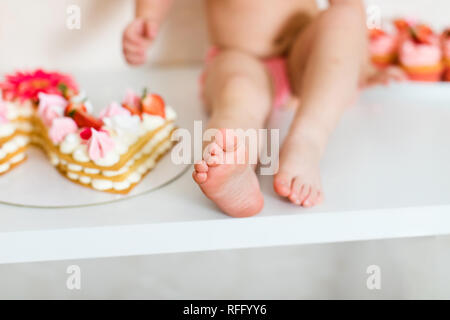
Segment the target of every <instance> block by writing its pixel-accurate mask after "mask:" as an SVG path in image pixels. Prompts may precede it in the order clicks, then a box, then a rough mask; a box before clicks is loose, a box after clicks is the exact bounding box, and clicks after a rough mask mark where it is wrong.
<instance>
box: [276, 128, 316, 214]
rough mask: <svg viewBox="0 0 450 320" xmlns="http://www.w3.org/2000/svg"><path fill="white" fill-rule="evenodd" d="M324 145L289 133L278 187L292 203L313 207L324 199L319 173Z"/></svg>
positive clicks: (284, 147)
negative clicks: (320, 146)
mask: <svg viewBox="0 0 450 320" xmlns="http://www.w3.org/2000/svg"><path fill="white" fill-rule="evenodd" d="M319 161H320V148H318V147H317V146H316V145H315V144H314V143H310V142H308V141H307V140H306V139H305V141H302V140H300V141H299V140H298V139H296V138H295V137H293V136H292V135H290V136H288V137H287V139H286V142H285V143H284V144H283V148H282V150H281V154H280V170H279V172H278V173H277V174H276V175H275V178H274V189H275V191H276V193H278V194H279V195H280V196H282V197H285V198H288V199H289V200H290V201H291V202H292V203H294V204H296V205H299V206H303V207H307V208H309V207H313V206H315V205H318V204H320V203H321V202H322V201H323V191H322V184H321V180H320V172H319Z"/></svg>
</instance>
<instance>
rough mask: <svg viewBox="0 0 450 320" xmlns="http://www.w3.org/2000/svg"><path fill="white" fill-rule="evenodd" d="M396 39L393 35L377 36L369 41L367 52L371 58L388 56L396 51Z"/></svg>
mask: <svg viewBox="0 0 450 320" xmlns="http://www.w3.org/2000/svg"><path fill="white" fill-rule="evenodd" d="M397 43H398V41H397V37H396V36H394V35H389V34H385V35H379V36H377V37H376V38H374V39H371V40H370V44H369V50H370V54H371V55H372V56H384V55H390V54H393V53H395V52H396V50H397Z"/></svg>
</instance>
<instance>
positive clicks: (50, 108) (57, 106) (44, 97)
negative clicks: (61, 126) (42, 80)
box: [38, 92, 67, 127]
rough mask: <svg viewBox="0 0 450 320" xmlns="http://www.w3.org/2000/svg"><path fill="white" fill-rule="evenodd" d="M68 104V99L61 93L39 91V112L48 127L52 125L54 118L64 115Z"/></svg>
mask: <svg viewBox="0 0 450 320" xmlns="http://www.w3.org/2000/svg"><path fill="white" fill-rule="evenodd" d="M66 106H67V101H66V99H64V98H63V97H61V96H59V95H55V94H46V93H42V92H41V93H39V107H38V114H39V116H40V117H41V119H42V121H43V122H44V124H45V125H46V126H48V127H50V126H51V125H52V122H53V120H54V119H56V118H60V117H62V116H63V114H64V108H65V107H66Z"/></svg>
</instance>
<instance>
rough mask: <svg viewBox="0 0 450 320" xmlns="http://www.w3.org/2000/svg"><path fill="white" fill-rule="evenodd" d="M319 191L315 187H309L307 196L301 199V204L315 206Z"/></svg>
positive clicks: (307, 206) (308, 206)
mask: <svg viewBox="0 0 450 320" xmlns="http://www.w3.org/2000/svg"><path fill="white" fill-rule="evenodd" d="M318 199H319V193H318V190H317V188H315V187H311V191H310V193H309V196H308V197H307V198H306V199H305V200H304V201H303V206H304V207H306V208H310V207H313V206H315V205H316V204H317V203H318Z"/></svg>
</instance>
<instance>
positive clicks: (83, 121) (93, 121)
mask: <svg viewBox="0 0 450 320" xmlns="http://www.w3.org/2000/svg"><path fill="white" fill-rule="evenodd" d="M73 120H75V122H76V124H77V125H78V127H80V128H94V129H95V130H100V129H101V127H102V126H103V121H102V120H101V119H97V118H95V117H94V116H92V115H90V114H88V113H87V112H84V111H76V112H75V115H74V116H73Z"/></svg>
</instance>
